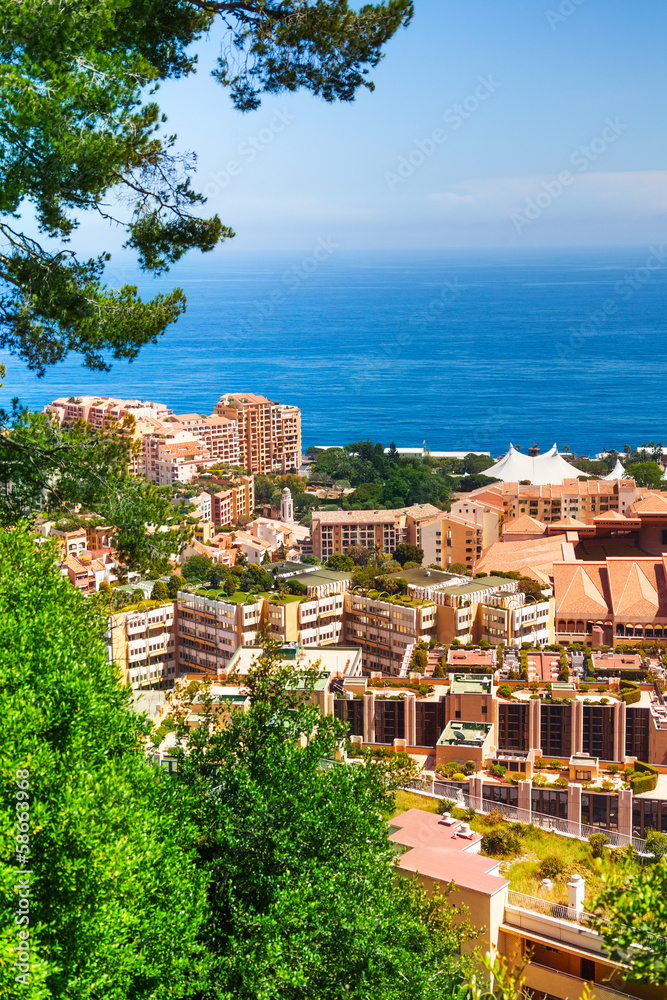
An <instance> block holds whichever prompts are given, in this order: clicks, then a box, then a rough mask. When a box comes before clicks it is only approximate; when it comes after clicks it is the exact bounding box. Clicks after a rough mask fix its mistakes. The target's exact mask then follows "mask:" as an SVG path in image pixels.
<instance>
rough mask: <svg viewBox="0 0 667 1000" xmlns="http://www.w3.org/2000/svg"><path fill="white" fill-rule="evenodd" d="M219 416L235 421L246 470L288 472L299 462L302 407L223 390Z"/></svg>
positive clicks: (216, 410) (217, 412) (217, 410)
mask: <svg viewBox="0 0 667 1000" xmlns="http://www.w3.org/2000/svg"><path fill="white" fill-rule="evenodd" d="M215 412H216V414H218V415H219V416H222V417H227V418H228V419H230V420H236V422H237V424H238V435H239V450H240V464H241V465H242V466H244V468H245V469H246V471H247V472H251V473H267V472H289V471H290V470H291V469H298V468H299V466H300V465H301V410H299V408H298V407H296V406H286V405H285V404H283V403H276V402H274V401H272V400H269V399H266V397H265V396H255V395H253V394H252V393H242V392H239V393H232V392H228V393H225V394H224V395H223V396H221V397H220V400H219V402H218V403H217V404H216V407H215Z"/></svg>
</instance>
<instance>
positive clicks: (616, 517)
mask: <svg viewBox="0 0 667 1000" xmlns="http://www.w3.org/2000/svg"><path fill="white" fill-rule="evenodd" d="M593 520H594V521H629V520H632V518H628V517H626V516H625V514H619V512H618V511H617V510H603V511H602V513H600V514H596V515H595V517H594V518H593Z"/></svg>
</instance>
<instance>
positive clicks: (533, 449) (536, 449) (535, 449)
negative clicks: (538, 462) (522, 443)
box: [528, 441, 540, 458]
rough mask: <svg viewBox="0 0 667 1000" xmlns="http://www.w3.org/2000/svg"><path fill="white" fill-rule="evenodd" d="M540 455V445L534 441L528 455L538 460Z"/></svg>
mask: <svg viewBox="0 0 667 1000" xmlns="http://www.w3.org/2000/svg"><path fill="white" fill-rule="evenodd" d="M539 453H540V446H539V444H535V442H534V441H533V443H532V445H531V447H530V448H529V449H528V454H529V456H530V457H531V458H537V456H538V455H539Z"/></svg>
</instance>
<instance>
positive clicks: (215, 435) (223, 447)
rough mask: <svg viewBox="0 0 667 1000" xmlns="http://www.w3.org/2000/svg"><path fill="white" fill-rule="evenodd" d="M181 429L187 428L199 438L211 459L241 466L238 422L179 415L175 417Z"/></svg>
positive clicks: (224, 418)
mask: <svg viewBox="0 0 667 1000" xmlns="http://www.w3.org/2000/svg"><path fill="white" fill-rule="evenodd" d="M174 420H177V421H178V423H179V424H180V426H181V427H184V428H187V430H189V431H190V432H191V433H192V434H194V435H195V437H197V438H199V440H200V441H201V442H202V444H204V445H206V449H207V451H208V453H209V455H210V456H211V458H215V459H217V460H218V461H219V462H225V463H226V464H228V465H239V464H240V452H239V436H238V426H237V423H236V420H232V419H230V418H229V417H222V416H219V415H218V414H215V413H214V414H213V415H212V416H210V417H207V416H200V414H198V413H183V414H177V415H176V416H175V417H174Z"/></svg>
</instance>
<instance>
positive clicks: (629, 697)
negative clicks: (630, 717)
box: [619, 681, 642, 705]
mask: <svg viewBox="0 0 667 1000" xmlns="http://www.w3.org/2000/svg"><path fill="white" fill-rule="evenodd" d="M619 695H620V698H621V701H624V702H625V704H626V705H636V704H637V702H638V701H641V696H642V693H641V691H640V690H639V686H638V685H637V684H633V683H632V681H624V682H623V685H622V687H621V689H620V691H619Z"/></svg>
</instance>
